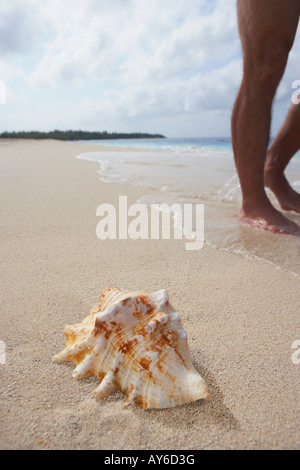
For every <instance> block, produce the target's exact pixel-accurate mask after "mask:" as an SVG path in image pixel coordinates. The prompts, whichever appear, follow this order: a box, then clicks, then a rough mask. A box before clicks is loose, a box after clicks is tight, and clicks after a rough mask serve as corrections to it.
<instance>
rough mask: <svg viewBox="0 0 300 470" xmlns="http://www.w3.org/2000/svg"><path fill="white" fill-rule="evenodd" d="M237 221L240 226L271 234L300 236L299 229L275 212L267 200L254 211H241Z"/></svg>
mask: <svg viewBox="0 0 300 470" xmlns="http://www.w3.org/2000/svg"><path fill="white" fill-rule="evenodd" d="M239 219H240V222H241V224H242V225H247V226H251V227H254V228H258V229H260V230H267V231H269V232H273V233H279V234H289V235H296V236H300V227H299V225H297V224H295V223H294V222H292V221H291V220H289V219H288V218H286V217H284V215H282V214H281V213H280V212H279V211H277V210H276V209H275V208H274V207H273V206H272V204H271V203H270V202H269V201H268V199H267V200H266V201H265V202H264V203H262V204H260V205H259V206H256V207H255V208H254V209H251V210H250V209H248V210H247V211H245V209H244V208H242V209H241V211H240V214H239Z"/></svg>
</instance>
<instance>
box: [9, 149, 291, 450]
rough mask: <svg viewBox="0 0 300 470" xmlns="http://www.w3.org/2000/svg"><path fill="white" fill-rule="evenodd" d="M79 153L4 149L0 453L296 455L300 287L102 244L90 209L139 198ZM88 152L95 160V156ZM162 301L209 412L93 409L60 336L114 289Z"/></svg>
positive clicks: (107, 403) (234, 267) (263, 271)
mask: <svg viewBox="0 0 300 470" xmlns="http://www.w3.org/2000/svg"><path fill="white" fill-rule="evenodd" d="M89 150H90V147H89V146H87V145H83V144H78V143H74V144H73V143H63V142H53V141H43V142H32V141H7V142H1V143H0V178H1V186H0V198H1V219H0V220H1V318H0V340H2V341H5V343H6V349H7V351H6V352H7V357H6V364H5V365H0V380H1V385H0V447H1V448H2V449H156V450H158V449H159V450H161V449H180V450H183V449H218V448H221V449H224V448H225V449H231V448H235V449H262V448H265V449H278V448H284V449H296V448H299V447H300V446H299V443H300V429H299V403H300V397H299V372H300V366H297V365H294V364H293V362H292V352H293V350H292V343H293V341H295V340H297V339H300V329H299V326H300V325H299V279H298V278H296V277H295V276H293V275H291V274H289V273H287V272H284V271H281V270H279V269H276V268H275V267H273V266H271V265H268V264H266V263H264V262H262V261H257V260H249V259H245V258H243V257H240V256H238V255H234V254H231V253H227V252H223V251H220V250H217V249H214V248H212V247H209V246H206V245H205V246H204V248H203V249H202V250H200V251H196V252H187V251H186V250H185V249H184V240H182V241H180V240H179V241H174V240H170V241H168V240H164V241H156V240H154V241H148V240H139V241H133V240H126V241H119V240H116V241H111V240H107V241H100V240H99V239H98V238H97V237H96V224H97V221H98V219H97V218H96V208H97V206H98V205H99V204H101V203H103V202H108V203H113V204H116V205H117V202H118V196H119V195H120V194H121V195H127V196H128V198H129V199H128V200H129V204H131V203H133V202H135V201H136V199H137V197H139V196H140V195H141V192H142V191H141V189H140V188H134V187H129V186H124V185H123V186H121V185H120V186H119V185H111V184H104V183H101V182H100V180H99V176H98V175H97V173H96V171H97V170H98V164H96V163H91V162H87V161H82V160H78V159H75V158H74V157H75V155H77V154H79V153H82V152H84V151H89ZM93 150H96V149H95V148H94V147H93ZM111 285H113V286H115V285H117V286H119V287H123V288H130V289H143V290H154V289H161V288H166V289H167V290H168V291H169V294H170V298H171V302H172V303H173V305H174V306H176V308H177V309H178V311H179V312H180V313H181V315H182V319H183V322H184V327H185V329H186V331H187V333H188V339H189V345H190V350H191V354H192V358H193V361H194V364H195V367H196V368H197V369H198V370H199V372H200V373H201V374H202V375H203V376H204V377H206V379H207V381H208V384H209V387H210V390H211V394H212V399H211V401H210V402H203V401H198V402H195V403H192V404H189V405H185V406H181V407H177V408H173V409H165V410H148V411H144V410H142V409H139V408H134V407H129V408H126V409H122V405H123V403H124V397H123V395H121V394H120V393H117V392H116V393H114V394H112V395H110V396H109V397H107V398H106V399H104V400H102V401H96V400H95V399H94V398H93V397H92V391H93V389H94V388H95V387H96V385H97V384H98V380H97V379H96V378H95V377H91V378H88V379H85V380H83V381H79V382H78V381H75V380H73V379H72V377H71V373H72V370H73V368H74V366H73V365H72V364H61V365H58V364H54V363H52V361H51V360H52V356H53V355H54V354H55V353H57V352H59V351H61V350H62V349H63V348H64V345H65V340H64V336H63V328H64V326H65V325H66V324H69V323H75V322H78V321H81V320H82V319H83V318H84V317H85V316H86V315H87V314H88V313H89V310H90V308H91V307H92V306H93V305H94V304H96V303H97V300H98V297H99V294H100V290H101V289H102V288H104V287H107V286H111Z"/></svg>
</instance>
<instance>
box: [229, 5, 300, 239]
mask: <svg viewBox="0 0 300 470" xmlns="http://www.w3.org/2000/svg"><path fill="white" fill-rule="evenodd" d="M237 5H238V20H239V31H240V36H241V41H242V46H243V57H244V74H243V80H242V84H241V88H240V91H239V93H238V96H237V99H236V102H235V105H234V109H233V114H232V142H233V150H234V156H235V163H236V167H237V171H238V175H239V179H240V183H241V189H242V196H243V203H242V208H241V211H240V220H241V221H242V222H243V223H246V224H248V225H251V226H254V227H258V228H261V229H264V230H270V231H272V232H279V233H297V232H298V231H299V230H300V229H299V227H298V226H297V225H296V224H294V223H293V222H291V221H290V220H289V219H287V218H286V217H284V216H283V215H282V214H281V213H280V212H278V211H277V210H276V209H275V208H274V207H273V206H272V204H271V203H270V201H269V199H268V198H267V195H266V193H265V189H264V166H265V159H266V153H267V147H268V141H269V132H270V123H271V109H272V102H273V99H274V95H275V92H276V89H277V86H278V84H279V82H280V80H281V78H282V75H283V73H284V70H285V66H286V62H287V59H288V54H289V51H290V49H291V47H292V45H293V41H294V37H295V34H296V30H297V25H298V20H299V14H300V0H289V2H286V0H238V2H237Z"/></svg>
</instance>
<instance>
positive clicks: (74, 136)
mask: <svg viewBox="0 0 300 470" xmlns="http://www.w3.org/2000/svg"><path fill="white" fill-rule="evenodd" d="M0 138H1V139H39V140H40V139H55V140H108V139H109V140H111V139H156V138H160V139H164V138H165V136H163V135H161V134H145V133H141V132H134V133H130V134H125V133H119V132H112V133H110V132H106V131H104V132H88V131H58V130H55V131H50V132H39V131H29V132H25V131H24V132H23V131H22V132H3V133H2V134H0Z"/></svg>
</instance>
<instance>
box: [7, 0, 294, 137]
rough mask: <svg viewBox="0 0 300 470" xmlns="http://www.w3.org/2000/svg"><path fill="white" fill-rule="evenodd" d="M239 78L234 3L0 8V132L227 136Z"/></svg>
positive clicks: (278, 108)
mask: <svg viewBox="0 0 300 470" xmlns="http://www.w3.org/2000/svg"><path fill="white" fill-rule="evenodd" d="M299 29H300V28H299ZM299 38H300V34H299V31H298V33H297V38H296V40H295V45H294V48H293V50H292V52H291V53H290V57H289V63H288V66H287V69H286V72H285V75H284V77H283V79H282V81H281V84H280V86H279V89H278V92H277V95H276V100H275V104H274V109H273V124H272V134H274V133H275V132H276V131H277V130H278V129H279V127H280V125H281V124H282V122H283V120H284V117H285V115H286V112H287V109H288V106H289V104H290V102H291V95H292V93H293V90H292V88H291V87H292V82H293V81H295V80H297V79H298V80H299V79H300V67H299V58H300V41H299ZM241 77H242V54H241V45H240V40H239V35H238V30H237V19H236V0H176V1H174V0H76V1H75V0H43V1H41V0H1V3H0V81H2V82H4V83H5V86H6V104H0V132H4V131H6V130H8V131H13V130H15V131H21V130H41V131H49V130H54V129H60V130H67V129H73V130H77V129H82V130H90V131H108V132H150V133H161V134H164V135H165V136H167V137H213V136H229V135H230V116H231V111H232V106H233V103H234V99H235V96H236V94H237V91H238V89H239V85H240V81H241Z"/></svg>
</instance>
